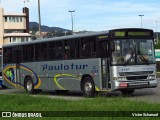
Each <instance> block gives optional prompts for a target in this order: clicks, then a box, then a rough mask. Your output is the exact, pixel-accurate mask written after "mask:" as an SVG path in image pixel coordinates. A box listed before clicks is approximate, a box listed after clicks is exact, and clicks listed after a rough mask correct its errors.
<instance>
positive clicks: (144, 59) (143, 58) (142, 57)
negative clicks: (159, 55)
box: [139, 55, 149, 65]
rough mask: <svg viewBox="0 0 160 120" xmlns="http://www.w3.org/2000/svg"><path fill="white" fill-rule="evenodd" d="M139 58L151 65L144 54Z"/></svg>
mask: <svg viewBox="0 0 160 120" xmlns="http://www.w3.org/2000/svg"><path fill="white" fill-rule="evenodd" d="M139 58H140V59H141V60H142V61H144V62H145V63H147V65H149V61H148V60H147V59H146V58H145V57H144V55H140V56H139Z"/></svg>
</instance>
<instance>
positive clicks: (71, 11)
mask: <svg viewBox="0 0 160 120" xmlns="http://www.w3.org/2000/svg"><path fill="white" fill-rule="evenodd" d="M68 12H70V13H71V21H72V34H73V14H72V13H73V12H75V10H70V11H68Z"/></svg>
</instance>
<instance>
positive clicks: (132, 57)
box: [123, 54, 135, 65]
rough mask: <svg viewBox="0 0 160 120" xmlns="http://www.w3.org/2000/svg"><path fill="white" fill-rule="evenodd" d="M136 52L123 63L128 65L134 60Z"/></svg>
mask: <svg viewBox="0 0 160 120" xmlns="http://www.w3.org/2000/svg"><path fill="white" fill-rule="evenodd" d="M134 56H135V55H134V54H132V55H131V56H130V58H129V59H128V60H127V61H126V62H125V63H124V64H123V65H128V63H129V62H130V61H131V60H132V59H135V58H134Z"/></svg>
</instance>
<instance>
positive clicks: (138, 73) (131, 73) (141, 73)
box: [119, 71, 153, 76]
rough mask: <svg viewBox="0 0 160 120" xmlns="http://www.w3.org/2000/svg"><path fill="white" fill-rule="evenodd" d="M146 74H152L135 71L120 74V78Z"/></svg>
mask: <svg viewBox="0 0 160 120" xmlns="http://www.w3.org/2000/svg"><path fill="white" fill-rule="evenodd" d="M148 74H153V71H137V72H120V73H119V75H120V76H132V75H137V76H140V75H148Z"/></svg>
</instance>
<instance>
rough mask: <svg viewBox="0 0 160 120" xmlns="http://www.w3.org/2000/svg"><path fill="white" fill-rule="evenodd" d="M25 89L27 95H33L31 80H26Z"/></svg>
mask: <svg viewBox="0 0 160 120" xmlns="http://www.w3.org/2000/svg"><path fill="white" fill-rule="evenodd" d="M25 89H26V92H27V93H30V94H33V93H34V83H33V80H32V78H30V77H28V78H27V79H26V82H25Z"/></svg>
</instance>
